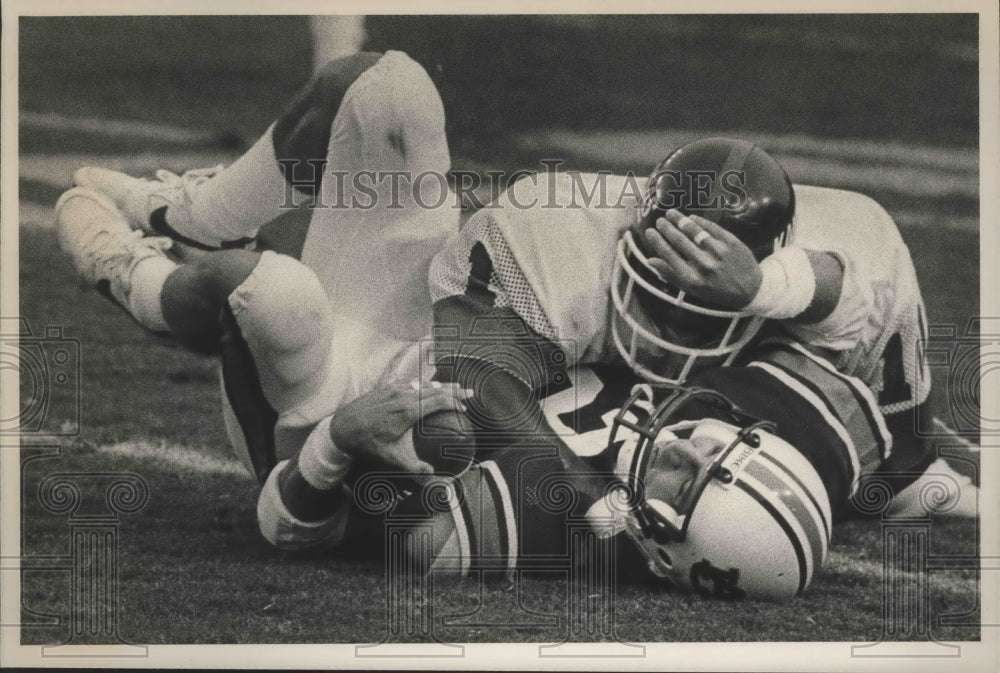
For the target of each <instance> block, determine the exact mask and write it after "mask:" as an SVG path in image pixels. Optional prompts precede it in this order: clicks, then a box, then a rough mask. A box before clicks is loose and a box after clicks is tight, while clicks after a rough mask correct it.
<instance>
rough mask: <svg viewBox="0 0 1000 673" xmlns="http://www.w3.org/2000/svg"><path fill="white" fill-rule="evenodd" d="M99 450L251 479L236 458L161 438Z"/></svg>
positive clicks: (109, 446) (184, 468)
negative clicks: (213, 453) (225, 456)
mask: <svg viewBox="0 0 1000 673" xmlns="http://www.w3.org/2000/svg"><path fill="white" fill-rule="evenodd" d="M97 452H98V453H101V454H104V455H108V456H117V457H121V458H128V459H134V460H139V461H149V462H154V463H159V464H161V465H163V466H164V467H167V468H172V469H175V470H180V471H182V472H197V473H200V474H213V475H223V476H235V477H244V478H246V479H247V480H251V479H252V477H251V475H250V474H249V473H248V472H247V471H246V469H245V468H244V467H243V466H242V465H241V464H240V463H239V462H237V461H236V459H235V458H234V459H232V460H229V459H226V458H221V457H218V456H212V455H208V454H207V453H206V452H204V451H198V450H196V449H192V448H189V447H186V446H181V445H178V444H171V443H168V442H166V441H162V440H161V441H146V440H138V441H129V442H118V443H116V444H111V445H108V446H101V447H98V449H97Z"/></svg>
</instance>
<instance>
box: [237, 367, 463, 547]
mask: <svg viewBox="0 0 1000 673" xmlns="http://www.w3.org/2000/svg"><path fill="white" fill-rule="evenodd" d="M467 397H468V395H467V394H466V393H465V392H463V391H461V390H459V389H458V388H457V387H456V386H452V385H442V384H435V385H432V384H430V383H426V384H425V385H416V386H414V385H412V384H409V383H406V384H394V385H388V386H384V387H380V388H377V389H375V390H372V391H370V392H369V393H366V394H364V395H361V396H360V397H358V398H357V399H355V400H354V401H352V402H350V403H348V404H346V405H344V406H343V407H341V408H340V409H338V410H337V412H336V413H334V414H333V415H332V416H331V417H328V418H327V419H324V421H322V422H321V423H319V424H318V425H317V426H316V428H314V429H313V431H312V433H310V435H309V437H308V438H307V440H306V442H305V443H304V444H303V446H302V448H301V449H300V450H299V452H298V454H296V455H295V456H294V457H293V458H291V459H290V460H287V461H284V462H282V463H280V464H279V465H278V466H277V467H276V468H275V469H274V470H273V471H272V473H271V474H270V476H269V477H268V479H267V481H266V482H265V484H264V488H263V489H262V490H261V494H260V497H259V499H258V503H257V517H258V522H259V524H260V528H261V532H262V533H263V534H264V537H265V538H267V539H268V541H270V542H271V543H272V544H274V545H275V546H277V547H280V548H282V549H299V548H305V547H315V546H320V545H322V546H335V545H336V544H338V543H339V542H340V541H341V540H342V539H343V538H344V536H345V534H346V532H347V526H348V523H349V519H350V516H351V504H352V503H351V498H350V496H349V494H348V492H347V490H346V485H345V480H346V479H347V476H348V474H349V473H350V470H351V468H352V466H353V465H354V463H355V462H356V461H359V460H364V461H365V463H366V464H370V465H374V466H382V467H384V468H385V469H388V470H394V471H397V472H400V473H405V474H410V475H414V476H417V475H423V474H429V473H431V472H432V471H433V470H432V468H431V466H430V465H428V464H427V463H425V462H423V461H422V460H420V459H418V458H417V456H416V452H415V450H414V448H413V439H412V434H411V432H410V431H411V430H412V428H413V426H414V425H415V424H416V423H417V421H418V420H419V419H420V418H421V416H424V415H427V414H430V413H434V412H437V411H442V410H446V409H454V408H456V407H457V406H460V405H461V404H462V400H464V399H466V398H467Z"/></svg>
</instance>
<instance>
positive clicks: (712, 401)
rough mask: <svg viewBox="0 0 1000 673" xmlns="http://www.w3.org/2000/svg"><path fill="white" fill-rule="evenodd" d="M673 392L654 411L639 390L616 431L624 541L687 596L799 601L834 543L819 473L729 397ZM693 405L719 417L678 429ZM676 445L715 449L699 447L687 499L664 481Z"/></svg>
mask: <svg viewBox="0 0 1000 673" xmlns="http://www.w3.org/2000/svg"><path fill="white" fill-rule="evenodd" d="M643 388H645V389H646V390H645V391H644V390H642V389H643ZM667 389H668V390H669V391H670V392H669V394H668V395H667V398H666V399H665V400H664V401H663V402H661V403H660V404H659V405H657V406H656V407H652V405H651V404H650V403H649V400H650V399H651V392H650V391H651V388H650V387H649V386H640V387H639V390H637V391H636V393H635V394H634V395H633V396H632V398H630V400H629V401H628V402H627V403H626V405H625V406H624V407H623V408H622V410H621V411H620V413H619V414H618V416H617V417H616V418H615V423H614V426H613V428H612V433H611V443H612V445H616V444H618V443H620V447H621V448H620V449H619V452H618V456H617V467H616V473H617V475H618V478H619V479H620V480H621V482H622V484H623V486H624V489H625V491H626V493H627V496H628V497H627V499H626V498H624V497H622V496H620V497H619V502H623V501H625V500H627V504H626V506H625V507H624V509H625V512H624V517H623V518H624V522H623V523H624V526H623V529H624V532H625V534H626V535H627V537H628V538H629V539H630V540H631V541H632V543H633V544H634V546H635V547H636V548H637V549H638V551H639V552H640V553H641V554H642V555H643V557H644V558H645V559H646V561H647V562H648V564H649V568H650V570H651V572H652V573H653V574H655V575H657V576H659V577H664V578H667V579H669V580H670V581H671V582H672V583H674V584H675V585H677V586H678V587H679V588H681V589H686V590H690V591H696V592H700V593H705V594H709V595H726V596H730V597H733V596H739V597H751V598H764V599H783V598H788V597H791V596H795V595H798V594H800V593H801V592H802V591H803V590H804V589H805V588H806V586H808V584H809V582H810V581H811V578H812V576H813V574H814V573H815V571H817V570H818V569H819V567H820V566H821V565H822V562H823V560H824V559H825V555H826V550H827V546H828V544H829V535H830V528H829V522H830V506H829V499H828V497H827V495H826V491H825V489H824V487H823V485H822V481H821V480H820V479H819V475H818V474H816V472H815V469H813V468H812V466H811V464H810V463H809V462H808V461H807V460H806V459H805V458H804V457H803V456H802V455H801V454H800V453H799V452H798V451H797V450H795V449H794V448H793V447H792V446H790V445H789V444H787V443H786V442H784V441H783V440H781V439H780V438H778V437H777V436H775V435H774V434H773V426H772V425H771V424H770V423H768V422H765V421H761V420H759V419H756V418H754V417H752V416H749V415H747V414H745V413H743V412H742V411H740V410H739V409H737V408H736V407H735V406H734V405H733V404H732V403H731V402H730V401H729V400H728V399H726V398H725V397H724V396H722V395H720V394H718V393H715V392H714V391H710V390H705V389H697V388H691V389H687V388H682V387H676V386H675V387H669V388H667ZM692 402H698V403H701V404H702V405H708V407H709V408H710V410H711V416H712V417H711V418H702V419H699V420H683V421H679V422H678V421H677V420H676V417H677V415H678V412H679V411H680V410H681V409H682V407H684V406H686V405H687V404H689V403H692ZM700 408H702V409H704V408H705V407H704V406H702V407H700ZM639 418H641V419H644V420H643V421H641V422H640V421H637V420H636V419H639ZM678 438H680V441H699V442H701V443H702V444H703V445H704V446H705V447H708V446H712V447H713V448H712V449H711V450H707V448H706V449H705V450H702V452H701V459H702V464H701V466H700V469H698V470H697V473H696V475H697V476H696V477H694V478H693V480H688V481H687V482H686V483H689V485H690V488H689V489H688V493H687V495H686V496H685V497H683V498H680V499H678V494H677V493H676V492H675V491H676V489H671V488H670V487H669V486H668V487H666V488H664V487H663V486H662V483H666V482H659V481H658V479H657V476H658V475H657V473H658V471H660V470H661V469H664V466H665V465H666V464H667V462H669V461H668V460H667V458H666V456H667V455H668V454H669V452H670V451H671V447H672V444H673V443H674V442H676V441H678ZM692 438H693V439H692ZM619 509H621V506H620V507H619Z"/></svg>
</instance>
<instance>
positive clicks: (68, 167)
mask: <svg viewBox="0 0 1000 673" xmlns="http://www.w3.org/2000/svg"><path fill="white" fill-rule="evenodd" d="M234 158H235V156H234V155H233V154H227V153H225V152H177V153H172V152H155V153H142V154H138V153H137V154H26V155H21V157H20V158H19V159H18V176H19V177H20V178H21V179H22V180H31V181H34V182H42V183H45V184H48V185H52V186H54V187H59V188H65V189H69V188H70V187H72V186H73V171H75V170H76V169H78V168H80V167H81V166H103V167H105V168H110V169H112V170H116V171H122V172H124V173H128V174H129V175H135V176H140V177H152V175H153V173H155V172H156V170H157V169H159V168H166V169H168V170H172V171H175V172H176V171H181V172H183V171H185V170H187V169H189V168H199V167H203V166H214V165H216V164H228V163H230V162H231V161H232V160H233V159H234Z"/></svg>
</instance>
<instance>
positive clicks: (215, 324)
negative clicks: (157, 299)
mask: <svg viewBox="0 0 1000 673" xmlns="http://www.w3.org/2000/svg"><path fill="white" fill-rule="evenodd" d="M259 259H260V254H259V253H255V252H251V251H248V250H228V251H223V252H216V253H212V254H210V255H205V256H203V257H199V258H197V259H195V260H194V261H192V262H189V263H187V264H184V265H182V266H180V267H178V269H177V270H176V271H175V272H174V273H172V274H171V275H170V276H169V277H168V278H167V282H166V283H165V284H164V286H163V293H162V295H161V308H162V309H163V317H164V319H165V320H166V322H167V325H168V326H169V327H170V331H171V334H173V335H174V336H175V337H176V338H177V339H178V340H179V341H180V342H181V343H182V344H184V345H185V346H186V347H188V348H190V349H191V350H194V351H197V352H199V353H216V352H218V350H219V337H220V333H219V313H220V311H221V310H222V308H223V307H224V306H225V302H226V300H227V298H228V296H229V294H230V293H232V292H233V290H235V289H236V288H237V287H238V286H239V285H240V283H242V282H243V281H244V280H246V278H247V277H248V276H249V275H250V274H251V273H252V271H253V269H254V267H255V266H256V264H257V261H258V260H259Z"/></svg>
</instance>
